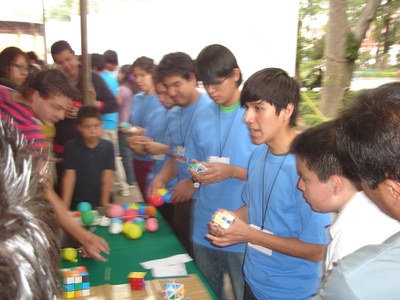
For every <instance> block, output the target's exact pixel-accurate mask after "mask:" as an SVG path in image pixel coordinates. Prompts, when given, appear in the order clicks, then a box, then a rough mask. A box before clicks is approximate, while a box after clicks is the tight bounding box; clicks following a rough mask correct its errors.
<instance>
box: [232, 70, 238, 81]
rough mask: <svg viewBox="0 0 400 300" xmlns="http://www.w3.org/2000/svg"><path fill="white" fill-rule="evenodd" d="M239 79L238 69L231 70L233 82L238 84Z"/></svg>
mask: <svg viewBox="0 0 400 300" xmlns="http://www.w3.org/2000/svg"><path fill="white" fill-rule="evenodd" d="M239 78H240V69H239V68H233V70H232V79H233V81H235V82H238V81H239Z"/></svg>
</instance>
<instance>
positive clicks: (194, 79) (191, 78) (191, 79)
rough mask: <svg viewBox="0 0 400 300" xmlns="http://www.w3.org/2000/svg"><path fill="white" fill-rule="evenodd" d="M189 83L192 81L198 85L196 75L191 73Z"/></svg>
mask: <svg viewBox="0 0 400 300" xmlns="http://www.w3.org/2000/svg"><path fill="white" fill-rule="evenodd" d="M189 81H192V82H194V83H196V85H197V78H196V74H194V73H190V75H189Z"/></svg>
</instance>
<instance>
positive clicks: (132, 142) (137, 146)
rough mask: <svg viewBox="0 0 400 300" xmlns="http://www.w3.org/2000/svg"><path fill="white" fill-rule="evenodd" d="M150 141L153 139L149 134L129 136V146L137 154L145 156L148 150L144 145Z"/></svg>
mask: <svg viewBox="0 0 400 300" xmlns="http://www.w3.org/2000/svg"><path fill="white" fill-rule="evenodd" d="M149 141H151V139H150V138H149V137H147V136H133V137H130V138H128V147H129V148H130V149H131V150H132V151H133V152H135V153H136V154H137V155H140V156H145V155H146V154H147V152H146V151H145V149H144V146H145V144H146V143H147V142H149Z"/></svg>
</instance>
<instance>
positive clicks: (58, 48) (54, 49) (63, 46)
mask: <svg viewBox="0 0 400 300" xmlns="http://www.w3.org/2000/svg"><path fill="white" fill-rule="evenodd" d="M64 50H68V51H70V52H71V53H73V54H75V52H74V50H72V48H71V45H70V44H69V43H68V42H67V41H64V40H60V41H57V42H55V43H54V44H53V45H51V49H50V52H51V56H52V57H53V58H54V55H57V54H60V53H61V52H63V51H64Z"/></svg>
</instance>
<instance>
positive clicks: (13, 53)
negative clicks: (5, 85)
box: [0, 47, 29, 89]
mask: <svg viewBox="0 0 400 300" xmlns="http://www.w3.org/2000/svg"><path fill="white" fill-rule="evenodd" d="M18 56H22V57H24V58H25V59H26V62H27V63H29V57H28V55H27V54H26V53H25V52H24V51H22V50H21V49H20V48H17V47H7V48H5V49H3V51H1V53H0V77H1V78H5V79H9V78H10V69H11V65H12V64H13V63H14V62H15V60H16V59H17V57H18ZM12 88H14V89H17V87H16V86H15V84H14V85H13V86H12Z"/></svg>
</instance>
